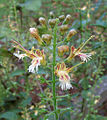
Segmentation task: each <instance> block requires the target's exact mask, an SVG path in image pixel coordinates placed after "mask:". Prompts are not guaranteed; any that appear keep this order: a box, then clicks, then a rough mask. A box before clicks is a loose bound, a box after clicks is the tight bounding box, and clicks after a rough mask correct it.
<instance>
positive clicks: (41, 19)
mask: <svg viewBox="0 0 107 120" xmlns="http://www.w3.org/2000/svg"><path fill="white" fill-rule="evenodd" d="M39 22H40V23H41V24H42V25H46V20H45V18H43V17H40V18H39Z"/></svg>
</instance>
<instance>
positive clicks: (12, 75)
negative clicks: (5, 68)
mask: <svg viewBox="0 0 107 120" xmlns="http://www.w3.org/2000/svg"><path fill="white" fill-rule="evenodd" d="M24 73H25V71H24V70H16V71H14V72H12V73H11V74H10V77H14V76H16V75H22V74H24Z"/></svg>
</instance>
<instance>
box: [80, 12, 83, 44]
mask: <svg viewBox="0 0 107 120" xmlns="http://www.w3.org/2000/svg"><path fill="white" fill-rule="evenodd" d="M80 30H81V41H80V43H82V41H83V25H82V11H81V10H80Z"/></svg>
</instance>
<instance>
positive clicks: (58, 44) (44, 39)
mask: <svg viewBox="0 0 107 120" xmlns="http://www.w3.org/2000/svg"><path fill="white" fill-rule="evenodd" d="M50 15H51V19H49V20H48V23H47V22H46V20H45V18H44V17H40V19H39V22H40V24H41V29H40V28H38V27H37V28H30V29H29V31H30V34H31V35H32V37H33V38H35V39H36V41H37V42H38V48H34V47H32V48H31V50H27V49H26V48H24V47H23V46H22V45H21V44H20V43H19V42H17V41H14V40H13V41H12V42H13V44H14V47H15V48H16V49H18V52H17V53H16V52H15V53H14V55H15V56H16V57H18V58H19V59H22V60H23V58H24V57H28V58H30V59H31V65H30V66H29V67H28V71H29V72H31V73H33V74H35V73H37V74H38V71H39V66H43V67H47V66H49V67H50V68H51V67H52V69H51V72H52V90H53V103H54V105H53V106H54V113H55V118H56V120H57V119H58V113H57V103H56V83H57V81H56V80H57V79H56V78H57V77H59V87H61V89H62V90H69V89H73V86H72V84H71V76H70V72H72V70H73V69H74V68H75V67H77V66H79V65H80V64H83V63H85V62H88V60H90V59H91V56H92V55H93V52H91V53H83V52H82V49H83V47H84V46H85V45H86V43H87V42H88V41H89V40H91V39H92V38H93V37H94V36H91V37H90V38H89V39H88V40H86V42H83V43H82V44H80V46H79V47H78V48H77V49H76V48H75V47H74V46H69V45H68V43H69V42H71V40H72V37H73V36H74V35H75V34H76V33H77V31H76V30H75V29H71V30H70V31H68V29H69V21H70V19H71V16H70V15H67V16H66V17H65V16H64V15H62V16H59V18H53V14H52V13H51V14H50ZM40 30H43V33H42V34H40ZM59 36H60V37H59ZM66 44H67V45H66ZM70 47H71V50H70V52H69V48H70ZM41 48H42V50H41ZM19 50H20V51H22V52H24V53H20V51H19ZM47 50H48V51H49V53H50V55H48V54H47V53H46V51H47ZM57 51H58V53H57ZM66 53H68V56H67V55H65V54H66ZM76 56H79V57H80V59H81V60H82V62H80V63H78V64H76V65H75V66H73V67H71V66H69V67H66V66H67V65H68V63H70V62H71V61H72V59H73V58H74V57H76ZM50 57H51V58H52V61H51V60H47V59H48V58H50ZM57 59H58V60H57ZM35 69H36V71H35Z"/></svg>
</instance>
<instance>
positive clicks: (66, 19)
mask: <svg viewBox="0 0 107 120" xmlns="http://www.w3.org/2000/svg"><path fill="white" fill-rule="evenodd" d="M70 20H71V15H69V14H68V15H67V16H66V18H65V20H64V23H63V24H68V22H69V21H70Z"/></svg>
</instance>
